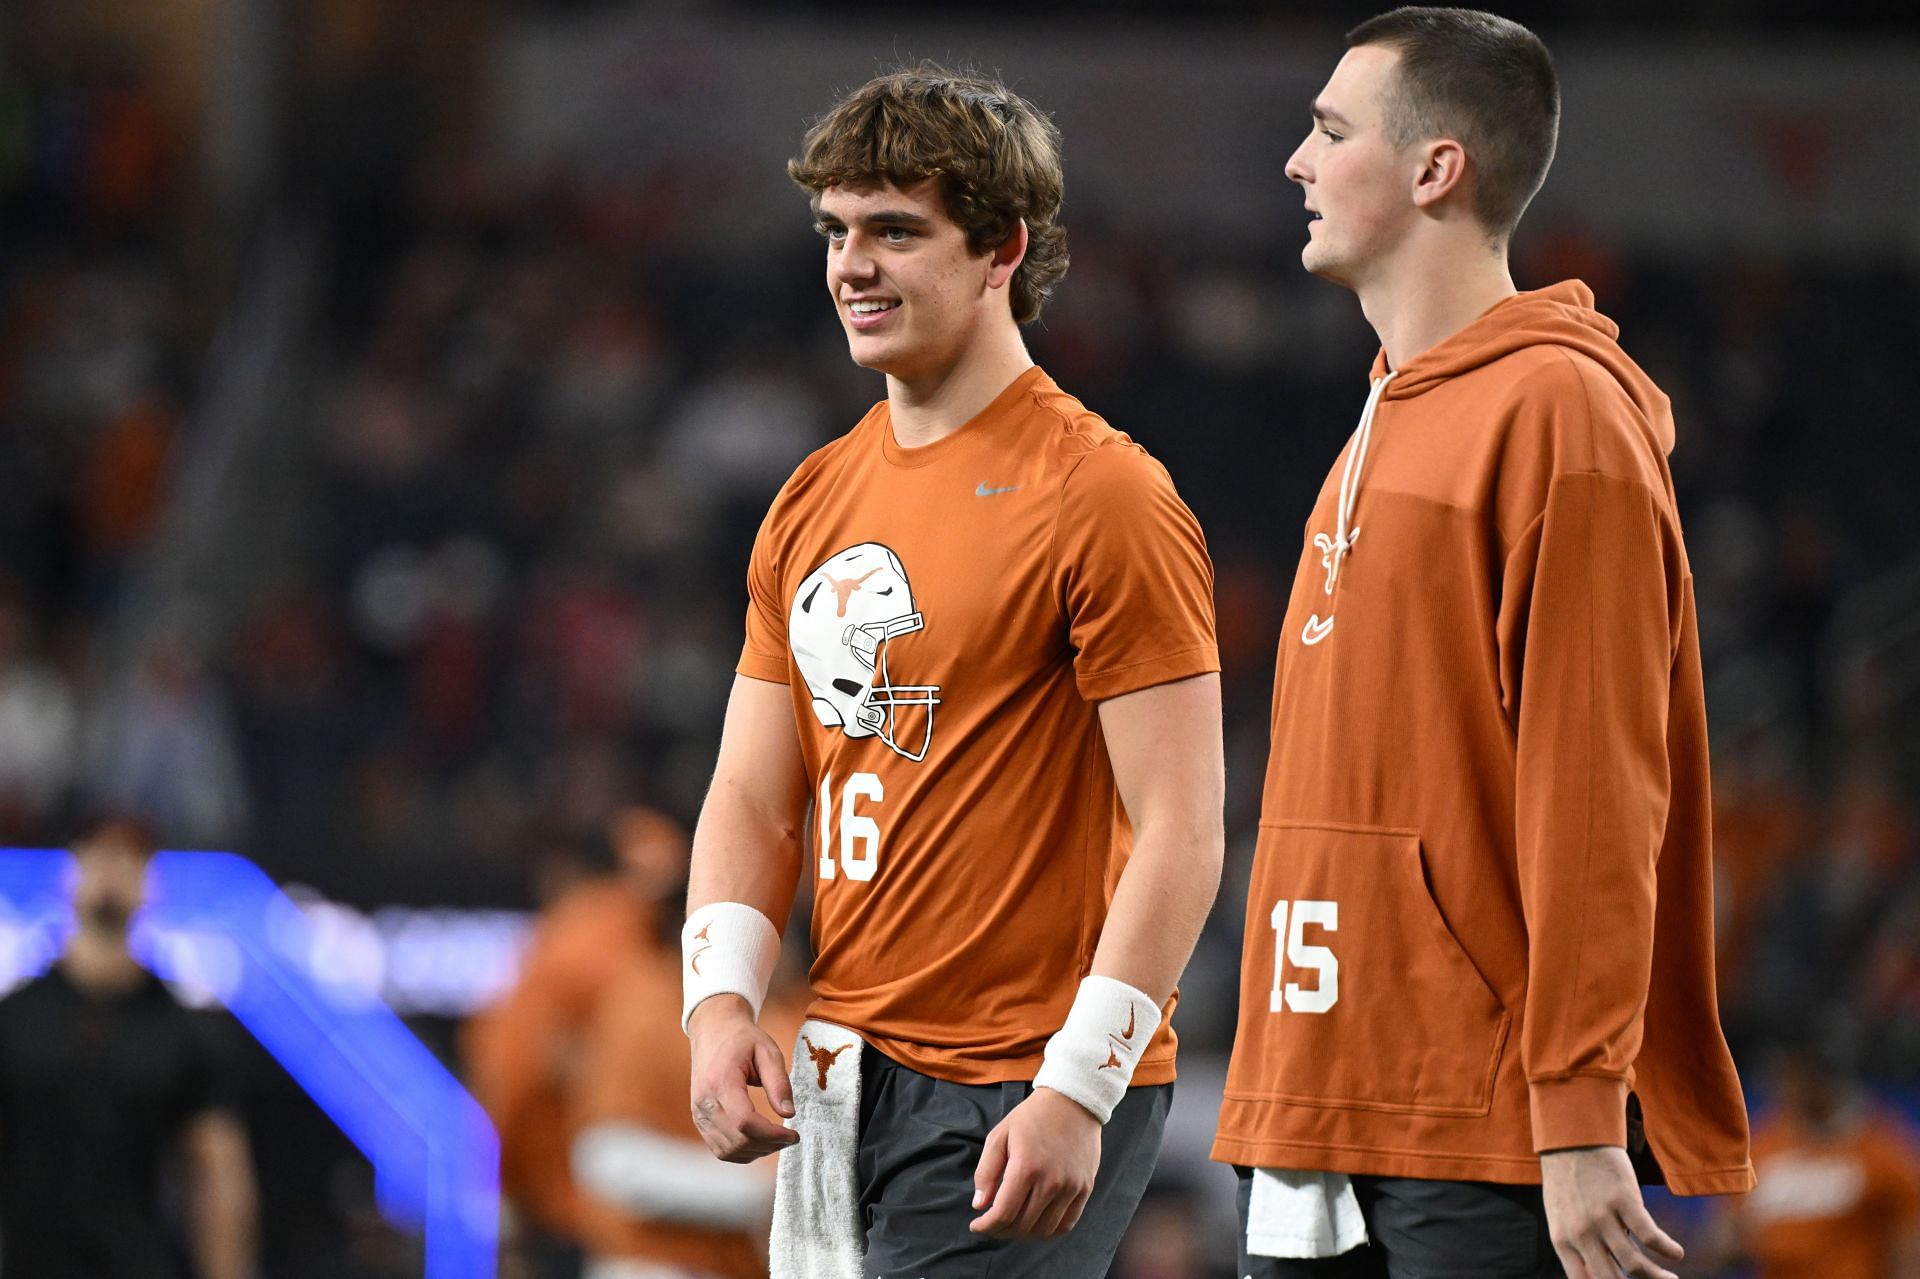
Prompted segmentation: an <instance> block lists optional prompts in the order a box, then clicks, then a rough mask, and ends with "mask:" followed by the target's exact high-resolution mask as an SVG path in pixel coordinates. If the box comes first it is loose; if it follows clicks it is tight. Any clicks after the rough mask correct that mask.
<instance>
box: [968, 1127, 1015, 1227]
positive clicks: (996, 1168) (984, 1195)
mask: <svg viewBox="0 0 1920 1279" xmlns="http://www.w3.org/2000/svg"><path fill="white" fill-rule="evenodd" d="M1006 1171H1007V1132H1006V1129H1005V1128H1003V1127H1001V1126H1000V1125H999V1124H995V1125H994V1128H993V1131H992V1132H990V1133H988V1134H987V1143H986V1145H985V1146H984V1147H982V1148H981V1151H980V1162H979V1164H978V1165H976V1166H975V1168H974V1170H973V1206H974V1207H975V1208H984V1207H986V1206H987V1205H988V1204H990V1203H992V1202H993V1201H994V1193H995V1191H996V1190H998V1188H999V1186H1000V1178H1001V1176H1002V1175H1004V1174H1005V1172H1006Z"/></svg>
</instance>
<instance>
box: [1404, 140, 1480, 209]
mask: <svg viewBox="0 0 1920 1279" xmlns="http://www.w3.org/2000/svg"><path fill="white" fill-rule="evenodd" d="M1466 173H1467V152H1466V148H1464V147H1462V146H1461V145H1460V144H1459V143H1458V142H1455V141H1454V140H1453V139H1451V138H1441V139H1439V140H1437V141H1434V142H1429V143H1428V144H1427V147H1426V155H1425V156H1424V158H1423V163H1422V164H1421V166H1420V171H1419V172H1418V173H1416V174H1415V175H1414V178H1413V203H1414V207H1415V208H1418V209H1422V210H1426V211H1429V212H1431V211H1432V210H1433V208H1434V206H1435V205H1437V204H1439V203H1440V201H1442V200H1444V199H1446V198H1447V196H1448V195H1450V194H1451V193H1452V192H1453V191H1454V190H1456V189H1457V188H1459V187H1460V185H1461V184H1462V183H1463V182H1464V181H1465V180H1466Z"/></svg>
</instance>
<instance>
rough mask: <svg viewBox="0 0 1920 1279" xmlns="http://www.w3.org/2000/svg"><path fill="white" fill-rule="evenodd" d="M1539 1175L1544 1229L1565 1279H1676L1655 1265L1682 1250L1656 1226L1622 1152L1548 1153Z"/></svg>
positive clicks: (1674, 1258)
mask: <svg viewBox="0 0 1920 1279" xmlns="http://www.w3.org/2000/svg"><path fill="white" fill-rule="evenodd" d="M1540 1177H1541V1190H1542V1192H1543V1193H1544V1194H1545V1196H1546V1207H1547V1230H1548V1232H1549V1234H1550V1235H1551V1236H1552V1238H1553V1250H1554V1251H1555V1252H1557V1253H1558V1254H1560V1264H1561V1265H1563V1266H1565V1267H1566V1269H1567V1279H1619V1276H1621V1275H1623V1274H1624V1275H1631V1276H1632V1277H1633V1279H1678V1277H1677V1276H1676V1275H1675V1274H1674V1273H1673V1272H1672V1271H1670V1270H1667V1269H1664V1268H1662V1267H1661V1265H1660V1264H1659V1262H1660V1261H1668V1262H1677V1261H1679V1260H1680V1259H1681V1258H1683V1257H1685V1256H1686V1255H1687V1254H1686V1251H1685V1250H1684V1249H1683V1248H1681V1247H1680V1245H1679V1244H1677V1243H1675V1242H1674V1241H1673V1239H1672V1237H1671V1236H1669V1235H1668V1234H1667V1233H1666V1231H1664V1230H1662V1229H1660V1227H1659V1226H1657V1225H1655V1224H1654V1220H1653V1217H1652V1216H1651V1215H1650V1214H1649V1213H1648V1212H1647V1206H1646V1203H1645V1201H1643V1200H1642V1199H1641V1197H1640V1183H1639V1182H1638V1181H1637V1180H1636V1179H1635V1178H1634V1175H1633V1165H1632V1164H1631V1163H1629V1162H1628V1160H1627V1152H1626V1151H1625V1150H1623V1149H1621V1148H1620V1147H1619V1146H1582V1147H1579V1148H1577V1149H1573V1150H1550V1151H1548V1152H1547V1153H1546V1154H1543V1155H1541V1156H1540Z"/></svg>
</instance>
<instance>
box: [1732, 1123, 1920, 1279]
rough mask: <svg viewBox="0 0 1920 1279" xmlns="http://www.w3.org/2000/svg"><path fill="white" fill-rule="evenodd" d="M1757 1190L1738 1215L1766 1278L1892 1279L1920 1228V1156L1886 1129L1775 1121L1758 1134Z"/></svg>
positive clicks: (1895, 1132) (1876, 1125)
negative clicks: (1901, 1246) (1896, 1252)
mask: <svg viewBox="0 0 1920 1279" xmlns="http://www.w3.org/2000/svg"><path fill="white" fill-rule="evenodd" d="M1753 1163H1754V1167H1755V1168H1756V1169H1757V1170H1758V1171H1759V1174H1760V1185H1759V1186H1758V1187H1757V1188H1756V1189H1755V1190H1754V1192H1753V1193H1752V1194H1751V1195H1748V1196H1747V1197H1746V1199H1745V1200H1743V1201H1742V1202H1741V1204H1740V1207H1739V1213H1740V1216H1741V1218H1742V1222H1743V1225H1744V1226H1745V1228H1746V1232H1747V1236H1748V1251H1749V1252H1750V1253H1751V1254H1752V1256H1753V1259H1754V1261H1755V1262H1756V1263H1758V1265H1759V1267H1760V1275H1761V1279H1889V1277H1890V1276H1892V1275H1893V1269H1892V1266H1893V1249H1894V1245H1895V1243H1896V1241H1897V1240H1898V1239H1899V1238H1900V1237H1901V1236H1902V1235H1905V1234H1908V1233H1910V1232H1912V1231H1913V1230H1915V1229H1916V1228H1920V1154H1916V1153H1915V1151H1914V1148H1913V1146H1912V1144H1911V1143H1910V1142H1909V1141H1907V1140H1905V1139H1904V1138H1903V1137H1902V1136H1901V1135H1899V1132H1898V1129H1897V1128H1895V1127H1891V1126H1889V1125H1886V1124H1884V1123H1870V1122H1864V1121H1863V1122H1860V1123H1855V1124H1852V1125H1849V1126H1848V1127H1847V1128H1846V1130H1845V1131H1842V1132H1837V1133H1831V1134H1815V1133H1808V1132H1805V1131H1803V1130H1801V1128H1800V1127H1799V1125H1797V1124H1795V1123H1793V1122H1791V1121H1790V1120H1784V1119H1783V1120H1776V1121H1775V1122H1774V1123H1772V1124H1769V1125H1767V1126H1765V1127H1764V1128H1762V1129H1761V1130H1760V1131H1759V1132H1757V1133H1755V1134H1754V1139H1753Z"/></svg>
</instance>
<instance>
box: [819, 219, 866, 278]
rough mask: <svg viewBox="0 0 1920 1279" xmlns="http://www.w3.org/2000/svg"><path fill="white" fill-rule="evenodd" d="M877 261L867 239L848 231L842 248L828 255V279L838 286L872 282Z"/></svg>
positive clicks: (841, 245)
mask: <svg viewBox="0 0 1920 1279" xmlns="http://www.w3.org/2000/svg"><path fill="white" fill-rule="evenodd" d="M874 271H875V259H874V256H873V253H872V251H871V250H870V249H869V248H868V246H867V242H866V239H865V237H863V236H862V235H861V234H860V233H859V232H858V231H848V232H847V238H846V239H845V240H844V241H842V242H841V244H840V247H839V248H838V249H836V250H834V251H832V252H830V253H829V254H828V255H827V278H828V279H830V280H832V281H833V282H834V283H836V284H858V283H861V282H863V281H867V280H871V279H872V278H873V276H874Z"/></svg>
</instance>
